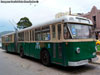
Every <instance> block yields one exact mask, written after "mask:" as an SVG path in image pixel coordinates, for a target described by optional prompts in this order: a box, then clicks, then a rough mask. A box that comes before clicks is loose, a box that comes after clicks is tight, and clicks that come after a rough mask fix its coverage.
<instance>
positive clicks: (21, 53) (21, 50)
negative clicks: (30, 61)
mask: <svg viewBox="0 0 100 75" xmlns="http://www.w3.org/2000/svg"><path fill="white" fill-rule="evenodd" d="M20 57H22V58H23V57H24V49H23V47H21V48H20Z"/></svg>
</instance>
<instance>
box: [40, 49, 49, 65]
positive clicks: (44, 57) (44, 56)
mask: <svg viewBox="0 0 100 75" xmlns="http://www.w3.org/2000/svg"><path fill="white" fill-rule="evenodd" d="M41 62H42V64H43V65H45V66H50V54H49V52H48V51H47V50H43V51H42V52H41Z"/></svg>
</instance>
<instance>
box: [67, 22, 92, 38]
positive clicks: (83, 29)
mask: <svg viewBox="0 0 100 75" xmlns="http://www.w3.org/2000/svg"><path fill="white" fill-rule="evenodd" d="M68 28H69V31H70V33H71V35H72V38H73V39H87V38H93V34H92V27H91V26H89V25H81V24H68Z"/></svg>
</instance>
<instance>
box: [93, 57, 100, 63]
mask: <svg viewBox="0 0 100 75" xmlns="http://www.w3.org/2000/svg"><path fill="white" fill-rule="evenodd" d="M97 57H98V60H97V61H95V62H93V63H94V64H100V55H97Z"/></svg>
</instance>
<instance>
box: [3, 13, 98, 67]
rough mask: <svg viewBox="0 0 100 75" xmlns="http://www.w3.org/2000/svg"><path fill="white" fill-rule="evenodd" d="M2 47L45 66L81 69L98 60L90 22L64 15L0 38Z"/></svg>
mask: <svg viewBox="0 0 100 75" xmlns="http://www.w3.org/2000/svg"><path fill="white" fill-rule="evenodd" d="M2 48H3V49H5V50H6V51H7V52H15V53H19V54H20V56H21V57H24V56H30V57H34V58H36V59H40V60H41V62H42V63H43V64H44V65H46V66H48V65H50V64H51V63H53V64H58V65H62V66H81V65H85V64H88V63H89V62H94V61H96V60H97V56H96V45H95V37H94V33H93V24H92V22H91V20H89V19H87V18H84V17H79V16H71V15H68V16H65V17H61V18H59V19H55V20H52V21H49V22H46V23H43V24H40V25H35V26H32V27H29V28H26V29H22V30H20V31H17V32H13V33H10V34H6V35H3V36H2Z"/></svg>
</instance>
